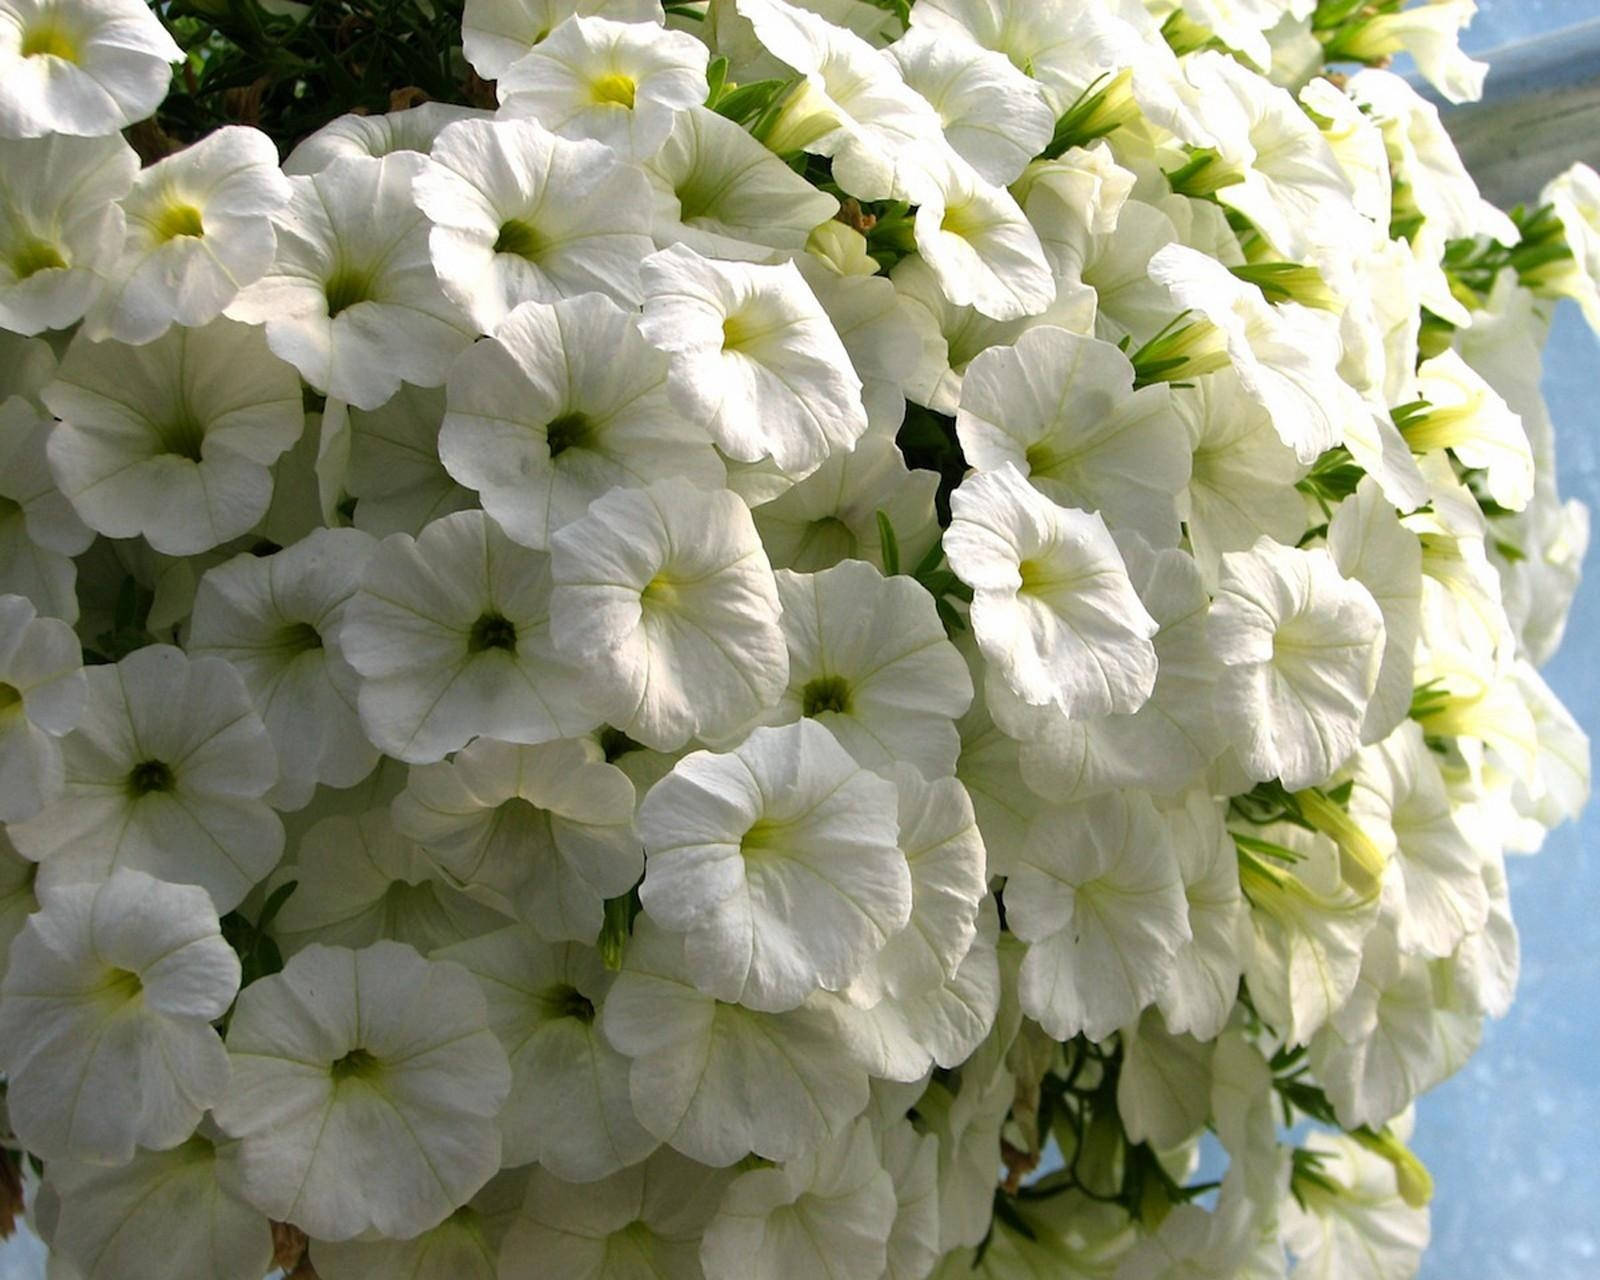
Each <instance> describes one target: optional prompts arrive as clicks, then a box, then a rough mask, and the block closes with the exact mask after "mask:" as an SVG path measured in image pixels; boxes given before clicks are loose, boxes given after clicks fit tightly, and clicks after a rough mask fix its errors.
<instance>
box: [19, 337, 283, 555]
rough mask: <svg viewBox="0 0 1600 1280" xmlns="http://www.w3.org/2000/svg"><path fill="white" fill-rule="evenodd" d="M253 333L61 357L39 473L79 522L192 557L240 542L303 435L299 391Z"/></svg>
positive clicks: (49, 395) (48, 395) (79, 350)
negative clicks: (52, 423)
mask: <svg viewBox="0 0 1600 1280" xmlns="http://www.w3.org/2000/svg"><path fill="white" fill-rule="evenodd" d="M267 345H268V344H267V341H266V339H264V338H263V337H262V334H261V331H260V330H259V329H255V328H252V327H250V326H247V325H242V324H238V323H236V322H234V321H232V320H222V319H219V320H214V321H212V322H211V323H210V324H208V325H207V326H206V327H205V328H203V329H184V328H175V329H169V330H168V331H167V333H166V334H165V335H164V336H163V337H160V338H157V339H156V340H155V341H154V342H151V343H148V344H146V345H144V346H141V347H134V346H127V345H124V344H123V343H120V342H101V343H94V342H90V341H88V340H87V339H86V338H84V337H82V336H80V337H78V338H75V339H74V340H73V343H72V345H71V346H70V347H68V348H67V354H66V358H65V359H64V360H62V362H61V369H60V371H59V372H58V373H57V375H56V380H55V381H54V382H52V383H51V384H50V385H49V386H48V387H46V388H45V390H44V392H43V395H44V399H45V403H47V404H48V405H49V406H50V409H51V411H52V412H53V413H54V414H55V415H56V416H57V417H58V418H60V419H61V423H60V425H58V426H57V427H56V428H55V429H54V431H53V432H52V434H51V436H50V444H49V455H50V470H51V472H52V473H53V474H54V476H55V478H56V482H57V483H58V484H59V485H60V486H61V491H62V492H63V493H64V494H66V496H67V498H68V500H69V501H70V502H71V503H72V505H73V509H74V510H76V511H77V513H78V515H79V516H80V517H82V519H83V522H84V523H85V524H87V525H88V526H89V527H90V528H92V529H94V530H96V531H97V532H99V533H104V534H106V535H108V536H110V537H113V538H132V537H143V538H145V539H146V540H148V541H149V543H150V545H151V546H152V547H153V548H155V549H156V550H157V551H160V552H162V553H163V554H165V555H180V556H181V555H193V554H195V553H196V552H200V551H209V550H210V549H211V548H212V547H215V546H218V545H219V544H221V543H224V542H226V541H228V540H229V539H230V538H236V537H238V536H239V535H240V534H242V533H245V532H247V531H248V530H249V529H250V528H251V527H252V526H253V525H254V524H255V523H256V521H257V520H259V519H261V517H262V516H263V515H264V514H265V513H266V510H267V504H268V503H269V502H270V501H271V498H272V474H271V472H270V471H269V470H268V468H270V467H271V465H272V463H273V462H274V461H276V460H277V458H278V457H279V456H280V455H281V454H282V453H283V452H284V451H285V450H286V449H288V448H289V447H290V446H291V445H292V444H294V442H295V440H296V439H297V438H298V437H299V435H300V433H301V431H302V430H303V429H304V427H305V413H304V410H303V408H302V407H301V399H300V380H299V379H298V378H297V377H296V376H295V373H294V370H293V369H291V368H290V367H289V366H288V365H286V364H284V363H283V361H281V360H279V359H277V358H276V357H275V356H274V355H273V354H272V353H271V352H270V351H269V350H267Z"/></svg>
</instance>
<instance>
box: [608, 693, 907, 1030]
mask: <svg viewBox="0 0 1600 1280" xmlns="http://www.w3.org/2000/svg"><path fill="white" fill-rule="evenodd" d="M894 795H895V790H894V786H893V784H891V783H889V782H887V781H885V780H884V779H882V778H880V777H878V776H876V775H875V774H871V773H868V772H867V771H866V770H865V769H862V768H861V767H860V766H859V765H858V764H857V763H856V762H855V761H854V760H852V759H851V758H850V756H849V754H848V753H847V752H846V751H845V750H844V748H842V747H841V746H840V745H839V743H838V741H837V740H836V739H835V738H834V737H833V735H832V734H830V733H829V732H828V731H827V730H826V729H825V728H823V727H822V725H820V724H818V723H817V722H815V721H813V720H809V719H802V720H800V721H799V722H797V723H795V724H791V725H785V726H783V727H781V728H762V729H756V730H754V731H753V732H752V733H751V734H750V736H749V737H748V738H746V739H745V740H744V742H743V743H741V744H740V745H739V746H738V747H737V748H735V749H734V751H733V752H731V753H730V754H727V755H714V754H712V753H711V752H703V751H702V752H695V753H694V754H693V755H690V756H687V757H685V758H684V759H683V760H680V761H679V762H678V764H677V765H676V766H675V767H674V768H673V770H672V772H671V773H669V774H668V775H667V776H666V777H665V778H663V779H662V780H661V781H660V782H658V783H657V784H656V785H655V786H654V787H652V788H651V790H650V792H649V794H648V795H646V796H645V798H644V800H643V801H642V802H641V803H640V805H639V818H638V827H639V835H640V838H641V839H642V840H643V841H644V847H645V876H644V883H643V884H641V885H640V887H639V898H640V900H641V901H642V902H643V904H644V909H645V911H646V912H647V913H648V914H649V915H650V916H651V918H652V919H654V920H655V921H656V922H657V923H658V924H661V925H663V926H665V927H666V928H669V929H674V930H677V931H680V932H682V933H684V934H685V935H686V937H685V941H684V947H683V956H684V962H685V963H686V964H687V966H688V969H689V973H690V974H691V975H692V977H693V978H694V980H695V983H696V985H698V986H699V987H700V988H701V989H702V990H705V991H707V992H709V993H711V994H712V995H714V996H716V997H717V999H719V1000H723V1001H728V1002H737V1003H740V1004H744V1005H747V1006H749V1007H750V1008H752V1009H758V1010H761V1011H763V1012H774V1013H775V1012H781V1011H783V1010H786V1009H793V1008H795V1007H796V1006H797V1005H799V1004H800V1003H801V1002H802V1001H804V1000H805V998H806V996H808V995H809V994H810V993H811V992H813V991H815V990H817V989H818V988H819V987H821V988H825V989H827V990H830V991H837V990H839V989H841V988H842V987H844V986H845V985H846V984H847V983H849V981H850V980H851V979H852V978H854V977H855V976H856V975H857V974H858V973H860V972H861V970H862V969H863V968H864V967H865V966H866V965H867V964H868V963H869V961H870V960H871V959H872V957H873V956H874V955H876V954H877V953H878V952H879V951H881V950H882V949H883V946H884V944H885V943H886V942H887V941H888V940H889V938H890V937H892V936H893V935H894V934H895V933H897V932H899V930H901V929H903V928H904V927H905V925H906V922H907V921H908V920H909V918H910V912H911V895H912V890H911V875H910V871H909V868H908V867H907V864H906V858H905V855H904V854H903V853H902V852H901V851H900V848H899V845H898V843H897V837H898V827H897V824H896V820H895V814H894Z"/></svg>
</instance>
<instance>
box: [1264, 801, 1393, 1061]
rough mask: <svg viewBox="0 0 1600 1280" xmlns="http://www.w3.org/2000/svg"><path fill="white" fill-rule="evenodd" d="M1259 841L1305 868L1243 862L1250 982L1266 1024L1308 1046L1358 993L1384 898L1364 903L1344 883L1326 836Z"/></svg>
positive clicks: (1277, 832) (1284, 830)
mask: <svg viewBox="0 0 1600 1280" xmlns="http://www.w3.org/2000/svg"><path fill="white" fill-rule="evenodd" d="M1252 834H1254V835H1256V836H1258V837H1259V838H1262V839H1266V840H1270V841H1272V842H1273V843H1275V844H1280V845H1283V846H1284V847H1285V848H1287V849H1289V850H1291V851H1292V852H1294V853H1296V854H1299V855H1300V860H1299V861H1298V862H1296V863H1294V864H1293V865H1291V866H1288V867H1280V866H1278V865H1276V864H1273V863H1269V862H1268V861H1267V860H1266V859H1262V858H1255V857H1249V858H1241V859H1240V865H1239V871H1240V879H1241V882H1242V885H1243V888H1244V892H1245V896H1246V897H1247V898H1248V899H1249V900H1250V926H1251V929H1252V931H1253V932H1254V934H1255V941H1254V945H1253V946H1251V947H1250V948H1248V950H1247V951H1246V953H1245V957H1244V973H1245V982H1246V983H1247V984H1248V986H1249V988H1250V998H1251V1000H1252V1001H1254V1002H1255V1006H1256V1008H1257V1009H1258V1010H1259V1011H1260V1013H1261V1016H1262V1018H1263V1019H1265V1020H1266V1021H1267V1023H1268V1025H1270V1026H1272V1027H1273V1028H1274V1029H1276V1030H1277V1032H1278V1033H1279V1034H1280V1035H1281V1036H1282V1037H1283V1038H1284V1041H1285V1043H1287V1044H1291V1045H1300V1044H1306V1043H1308V1042H1309V1041H1310V1039H1311V1037H1312V1036H1313V1035H1314V1034H1316V1031H1317V1029H1318V1028H1319V1027H1321V1026H1322V1024H1323V1023H1325V1022H1326V1021H1327V1020H1328V1018H1329V1017H1330V1016H1332V1015H1333V1013H1334V1012H1335V1011H1337V1010H1338V1009H1340V1008H1341V1007H1343V1005H1344V1003H1345V1001H1346V1000H1348V999H1349V998H1350V993H1351V992H1352V991H1354V990H1355V985H1356V980H1357V979H1358V978H1359V977H1360V974H1361V952H1362V947H1363V944H1364V943H1365V941H1366V937H1367V934H1369V933H1370V932H1372V928H1373V925H1374V923H1375V922H1376V920H1377V918H1378V896H1377V895H1376V894H1369V895H1366V896H1365V897H1363V896H1361V895H1359V894H1357V893H1356V892H1355V891H1354V890H1353V889H1351V888H1350V887H1349V886H1348V885H1346V884H1345V883H1344V881H1343V879H1342V877H1341V875H1340V865H1339V849H1338V846H1337V845H1335V844H1334V843H1333V841H1332V840H1330V839H1328V838H1327V837H1326V836H1323V835H1319V834H1316V833H1313V832H1308V831H1304V830H1302V829H1301V828H1299V827H1291V826H1289V825H1288V824H1278V825H1276V826H1268V827H1263V828H1260V829H1258V830H1256V831H1254V832H1253V833H1252Z"/></svg>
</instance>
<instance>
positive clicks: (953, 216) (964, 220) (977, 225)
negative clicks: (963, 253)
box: [939, 204, 983, 240]
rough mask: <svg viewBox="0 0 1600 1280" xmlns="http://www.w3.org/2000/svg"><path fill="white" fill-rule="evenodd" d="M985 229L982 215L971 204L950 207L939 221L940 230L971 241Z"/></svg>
mask: <svg viewBox="0 0 1600 1280" xmlns="http://www.w3.org/2000/svg"><path fill="white" fill-rule="evenodd" d="M982 229H983V217H982V214H981V213H980V212H979V211H978V210H977V209H975V208H973V207H972V206H971V205H969V204H957V205H950V206H948V207H947V208H946V209H945V211H944V217H943V218H941V219H940V220H939V230H940V231H948V232H949V233H950V234H951V235H953V236H960V237H961V238H962V239H963V240H970V239H972V237H973V236H974V235H975V234H976V233H977V232H979V231H981V230H982Z"/></svg>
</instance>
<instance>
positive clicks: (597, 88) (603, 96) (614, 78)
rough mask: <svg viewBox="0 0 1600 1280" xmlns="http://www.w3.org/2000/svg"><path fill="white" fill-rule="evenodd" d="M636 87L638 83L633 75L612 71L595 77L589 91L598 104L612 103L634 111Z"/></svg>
mask: <svg viewBox="0 0 1600 1280" xmlns="http://www.w3.org/2000/svg"><path fill="white" fill-rule="evenodd" d="M635 88H637V85H636V84H635V83H634V79H633V77H632V76H625V75H623V74H621V73H620V72H617V71H612V72H609V73H607V74H606V75H603V76H600V77H598V78H597V79H595V81H594V82H593V83H592V84H590V86H589V93H590V96H591V97H593V98H594V100H595V103H596V104H597V105H599V104H603V103H610V104H612V105H613V106H618V107H627V108H628V110H630V111H632V110H633V91H634V89H635Z"/></svg>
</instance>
